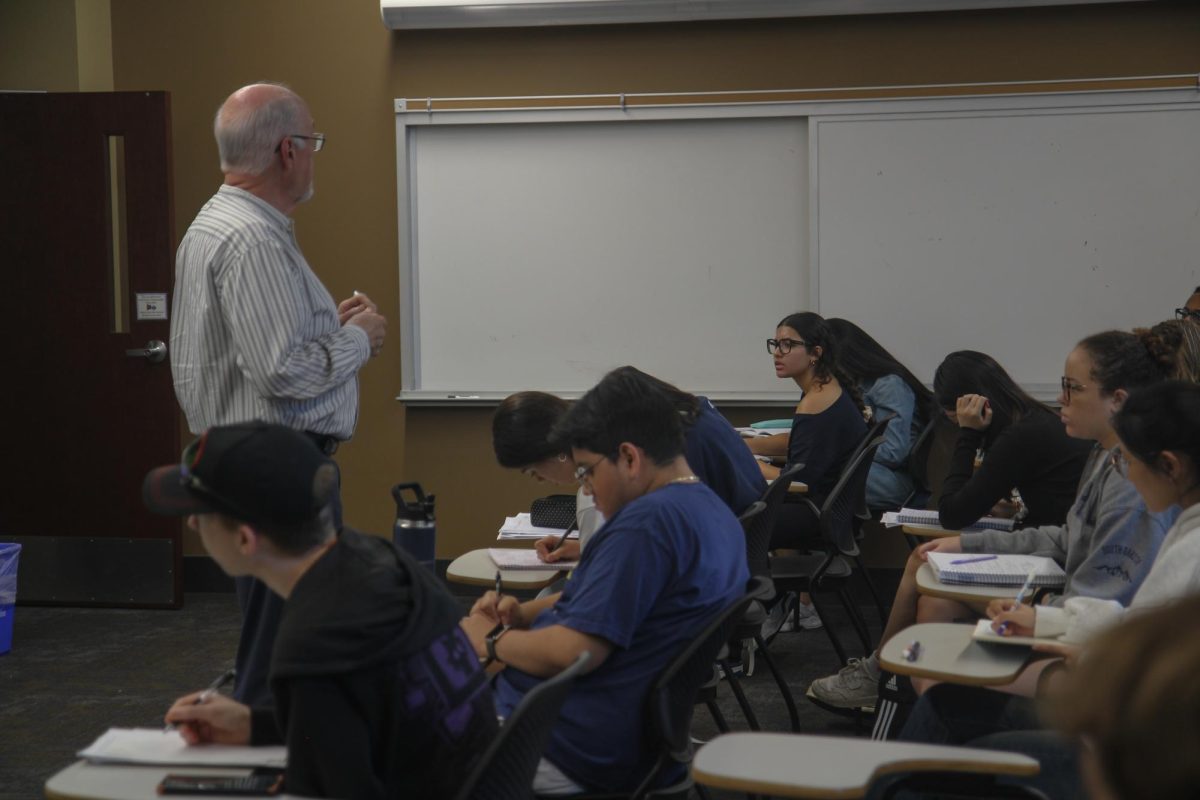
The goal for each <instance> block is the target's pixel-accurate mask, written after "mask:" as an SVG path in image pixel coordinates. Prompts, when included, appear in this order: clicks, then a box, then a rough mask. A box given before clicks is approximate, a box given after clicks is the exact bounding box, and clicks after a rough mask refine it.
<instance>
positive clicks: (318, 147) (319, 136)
mask: <svg viewBox="0 0 1200 800" xmlns="http://www.w3.org/2000/svg"><path fill="white" fill-rule="evenodd" d="M287 138H289V139H307V140H308V141H310V142H312V143H313V146H312V150H313V152H314V153H319V152H321V151H322V150H324V149H325V134H323V133H314V134H313V135H312V136H305V135H304V134H302V133H289V134H288V135H287ZM281 147H283V142H280V143H279V144H277V145H275V152H276V153H278V152H279V149H280V148H281Z"/></svg>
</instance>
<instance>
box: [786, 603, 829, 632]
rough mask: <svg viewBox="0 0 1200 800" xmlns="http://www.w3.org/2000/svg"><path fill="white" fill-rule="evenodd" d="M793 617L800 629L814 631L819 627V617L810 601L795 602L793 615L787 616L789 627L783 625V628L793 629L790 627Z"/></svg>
mask: <svg viewBox="0 0 1200 800" xmlns="http://www.w3.org/2000/svg"><path fill="white" fill-rule="evenodd" d="M793 619H794V620H796V622H797V623H798V624H799V626H800V628H801V629H802V630H806V631H815V630H816V629H817V628H819V627H821V617H820V615H819V614H817V609H815V608H813V606H812V603H797V604H796V614H795V616H793V617H788V626H789V627H785V628H783V630H794V629H793V628H792V627H790V626H791V624H792V620H793Z"/></svg>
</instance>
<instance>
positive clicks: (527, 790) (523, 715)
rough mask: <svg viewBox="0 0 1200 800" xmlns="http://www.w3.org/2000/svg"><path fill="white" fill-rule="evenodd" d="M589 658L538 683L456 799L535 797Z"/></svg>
mask: <svg viewBox="0 0 1200 800" xmlns="http://www.w3.org/2000/svg"><path fill="white" fill-rule="evenodd" d="M590 658H591V654H590V653H586V652H584V653H580V654H579V658H577V659H575V663H574V664H572V665H571V666H569V667H567V668H566V669H564V670H563V671H562V672H560V673H558V674H557V675H555V676H554V677H553V678H550V679H549V680H546V681H543V682H542V683H540V684H538V685H537V686H535V687H534V688H533V689H532V690H530V691H529V693H528V694H526V695H525V697H524V698H522V699H521V702H520V703H519V704H518V705H517V707H516V708H515V709H513V712H512V714H510V715H509V717H508V719H506V720H505V721H504V724H503V725H501V726H500V733H499V734H497V736H496V738H495V739H493V740H492V743H491V744H490V745H489V746H488V748H487V750H485V751H484V752H483V755H482V756H480V758H479V761H478V762H477V763H476V764H475V768H474V769H472V770H471V774H470V775H469V776H467V779H466V781H465V782H464V783H463V785H462V786H461V787H460V788H459V790H458V794H456V795H455V798H456V800H529V799H530V798H532V797H533V777H534V775H535V774H536V773H537V767H538V761H540V760H541V757H542V753H544V752H545V751H546V743H547V742H548V741H549V740H550V730H551V729H552V728H553V727H554V723H555V722H556V721H557V720H558V712H559V710H560V709H561V708H562V704H563V702H564V701H565V700H566V699H567V694H568V693H570V691H571V686H572V684H574V683H575V678H577V677H578V676H579V673H580V671H581V670H582V669H583V667H584V665H585V664H587V662H588V660H589V659H590Z"/></svg>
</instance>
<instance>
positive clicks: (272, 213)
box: [217, 183, 295, 233]
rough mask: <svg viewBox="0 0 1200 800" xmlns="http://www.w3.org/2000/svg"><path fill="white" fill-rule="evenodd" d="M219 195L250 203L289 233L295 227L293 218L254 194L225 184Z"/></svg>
mask: <svg viewBox="0 0 1200 800" xmlns="http://www.w3.org/2000/svg"><path fill="white" fill-rule="evenodd" d="M217 194H221V195H225V196H226V197H230V198H236V199H238V200H241V201H242V202H245V203H250V204H251V205H253V206H254V207H256V208H257V209H259V211H261V212H262V213H263V214H264V215H266V216H267V217H269V218H270V219H271V221H272V222H274V223H275V224H277V225H278V226H279V227H281V228H283V229H284V230H285V231H288V232H289V233H290V232H291V231H292V227H293V225H295V223H294V222H293V221H292V218H291V217H289V216H288V215H287V214H284V213H283V212H282V211H280V210H279V209H278V208H276V207H275V206H273V205H271V204H270V203H268V202H267V201H266V200H263V199H262V198H261V197H259V196H258V195H256V194H253V193H252V192H247V191H246V190H245V189H239V188H238V187H236V186H230V185H229V184H227V183H223V184H221V188H220V189H218V190H217Z"/></svg>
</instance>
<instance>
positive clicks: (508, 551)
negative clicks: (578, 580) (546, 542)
mask: <svg viewBox="0 0 1200 800" xmlns="http://www.w3.org/2000/svg"><path fill="white" fill-rule="evenodd" d="M488 555H489V556H491V557H492V562H493V563H494V564H495V565H496V566H497V567H498V568H500V569H551V570H563V569H571V567H574V566H575V564H577V563H578V562H576V561H556V562H554V563H553V564H547V563H546V562H545V561H542V560H541V559H540V558H538V555H537V551H536V550H516V549H514V548H511V547H490V548H488Z"/></svg>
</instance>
